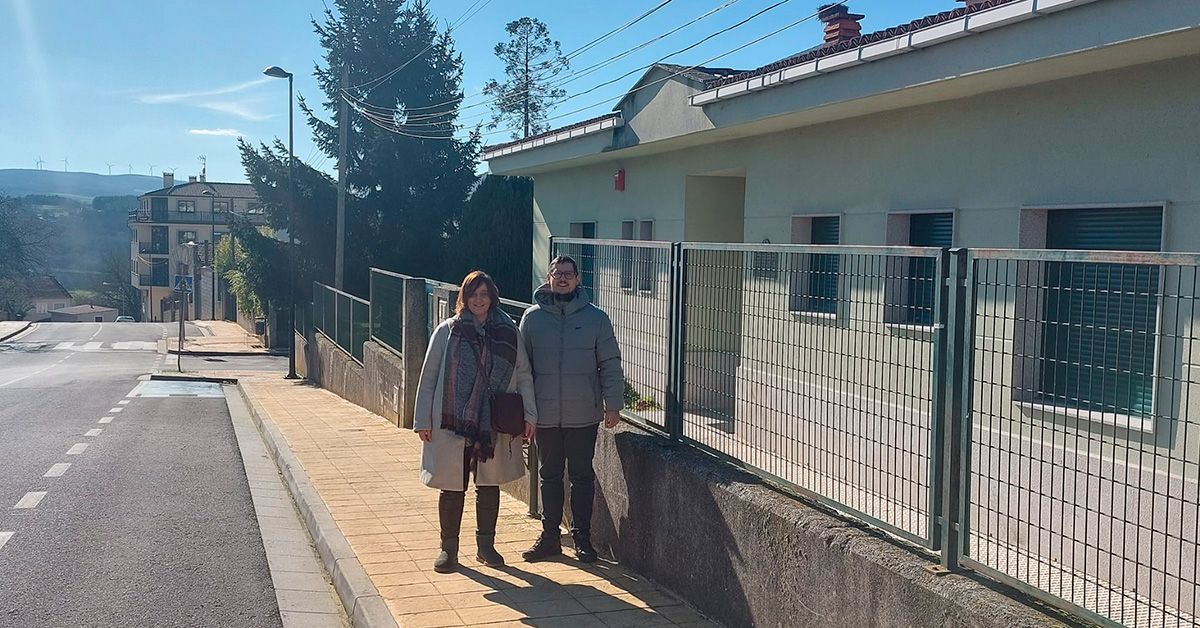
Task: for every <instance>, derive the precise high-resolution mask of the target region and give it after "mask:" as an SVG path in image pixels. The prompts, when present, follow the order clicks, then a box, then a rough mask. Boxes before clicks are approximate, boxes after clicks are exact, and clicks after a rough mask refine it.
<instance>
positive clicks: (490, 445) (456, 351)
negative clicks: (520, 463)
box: [442, 309, 517, 462]
mask: <svg viewBox="0 0 1200 628" xmlns="http://www.w3.org/2000/svg"><path fill="white" fill-rule="evenodd" d="M516 363H517V325H516V323H513V321H512V319H511V318H509V317H508V315H507V314H505V313H504V312H501V311H500V310H498V309H494V310H492V311H491V312H490V313H489V314H488V318H487V320H486V321H484V323H483V326H482V328H479V327H476V325H475V318H474V317H473V316H472V315H471V313H470V312H463V313H462V314H459V315H458V316H455V317H454V320H453V322H451V323H450V341H449V345H448V347H447V348H446V365H445V369H444V371H443V373H442V377H443V382H444V383H443V386H442V429H447V430H450V431H452V432H454V433H455V434H458V435H459V436H462V437H464V438H466V439H467V448H468V449H471V450H472V453H471V457H472V459H473V460H475V461H477V462H482V461H484V460H489V459H491V458H492V456H494V455H495V442H496V437H495V432H494V430H493V429H492V393H493V392H494V391H501V392H503V391H505V390H508V385H509V383H510V382H511V381H512V376H513V369H514V368H515V367H516Z"/></svg>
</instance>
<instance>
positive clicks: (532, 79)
mask: <svg viewBox="0 0 1200 628" xmlns="http://www.w3.org/2000/svg"><path fill="white" fill-rule="evenodd" d="M504 31H505V32H506V33H508V41H507V42H500V43H498V44H496V48H495V52H496V56H497V57H500V59H501V60H502V61H504V74H505V75H506V76H507V78H506V79H505V80H504V81H503V82H501V81H498V80H496V79H491V80H489V81H488V82H487V83H486V84H485V85H484V87H483V92H484V93H485V94H487V95H489V96H492V97H493V98H495V101H494V104H493V105H492V108H493V110H494V111H493V114H492V122H491V124H489V125H488V128H489V129H494V128H496V127H497V126H500V125H501V124H504V125H506V126H511V127H512V128H513V133H512V138H513V139H514V140H515V139H520V138H522V137H529V136H530V135H535V134H537V133H541V132H542V131H545V130H547V129H549V128H550V126H549V125H548V124H547V123H546V117H547V115H548V114H549V112H550V108H551V107H552V106H553V105H554V101H555V100H556V99H559V98H562V97H563V96H565V95H566V94H567V92H566V90H563V89H561V88H557V87H554V86H552V85H551V84H550V80H551V79H553V78H554V77H555V76H557V75H558V74H559V73H560V72H562V71H563V70H566V69H567V67H568V64H567V59H566V57H564V56H563V54H562V50H561V49H560V48H559V45H558V42H557V41H553V40H551V39H550V29H549V28H546V25H545V24H543V23H542V22H541V21H540V20H538V19H537V18H531V17H523V18H521V19H519V20H515V21H512V22H509V23H508V26H506V27H505V28H504ZM522 133H524V135H522Z"/></svg>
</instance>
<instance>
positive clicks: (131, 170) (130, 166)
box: [129, 164, 133, 174]
mask: <svg viewBox="0 0 1200 628" xmlns="http://www.w3.org/2000/svg"><path fill="white" fill-rule="evenodd" d="M129 174H133V164H129Z"/></svg>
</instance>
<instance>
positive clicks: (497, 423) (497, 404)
mask: <svg viewBox="0 0 1200 628" xmlns="http://www.w3.org/2000/svg"><path fill="white" fill-rule="evenodd" d="M492 428H493V429H494V430H495V431H496V432H498V433H500V434H508V435H509V436H524V435H525V401H524V399H522V398H521V395H519V394H517V393H507V392H506V393H495V394H493V395H492Z"/></svg>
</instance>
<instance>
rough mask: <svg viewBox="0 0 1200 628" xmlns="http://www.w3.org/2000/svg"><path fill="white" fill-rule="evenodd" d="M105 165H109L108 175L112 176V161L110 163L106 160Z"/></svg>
mask: <svg viewBox="0 0 1200 628" xmlns="http://www.w3.org/2000/svg"><path fill="white" fill-rule="evenodd" d="M104 165H106V166H108V176H110V177H111V176H112V167H113V165H112V164H110V163H108V162H107V161H106V162H104Z"/></svg>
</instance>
